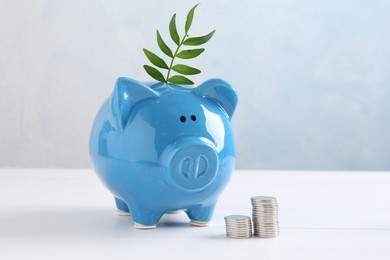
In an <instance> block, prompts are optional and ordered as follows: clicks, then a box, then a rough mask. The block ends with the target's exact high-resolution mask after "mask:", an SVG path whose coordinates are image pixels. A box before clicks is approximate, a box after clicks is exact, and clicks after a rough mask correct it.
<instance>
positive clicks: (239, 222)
mask: <svg viewBox="0 0 390 260" xmlns="http://www.w3.org/2000/svg"><path fill="white" fill-rule="evenodd" d="M225 224H226V236H227V237H229V238H237V239H244V238H250V237H252V221H251V218H250V217H248V216H243V215H230V216H226V217H225Z"/></svg>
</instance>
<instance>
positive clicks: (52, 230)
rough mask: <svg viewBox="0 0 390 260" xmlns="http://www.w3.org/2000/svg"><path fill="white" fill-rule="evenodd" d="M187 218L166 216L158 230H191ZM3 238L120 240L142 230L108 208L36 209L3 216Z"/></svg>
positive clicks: (0, 223)
mask: <svg viewBox="0 0 390 260" xmlns="http://www.w3.org/2000/svg"><path fill="white" fill-rule="evenodd" d="M188 221H189V220H188V218H187V216H186V215H185V214H184V213H182V214H174V215H172V214H166V215H165V216H163V218H162V219H161V221H160V222H159V224H158V227H157V229H155V230H156V231H157V230H166V229H167V228H169V229H172V228H173V229H177V228H191V227H190V226H191V225H190V224H189V222H188ZM0 230H1V232H0V237H5V238H7V239H12V238H21V237H23V238H26V239H31V240H34V239H37V238H38V237H52V238H54V237H62V238H66V237H68V238H72V237H78V238H80V237H86V238H87V237H88V238H91V237H98V236H105V237H110V236H112V237H120V236H129V234H132V233H134V232H150V231H139V230H136V229H134V228H133V222H132V219H131V217H129V216H118V215H117V214H116V213H115V210H108V209H96V208H93V209H66V210H64V209H47V210H43V209H37V210H35V211H34V210H28V211H27V212H23V211H17V212H16V211H13V212H5V213H3V214H1V215H0Z"/></svg>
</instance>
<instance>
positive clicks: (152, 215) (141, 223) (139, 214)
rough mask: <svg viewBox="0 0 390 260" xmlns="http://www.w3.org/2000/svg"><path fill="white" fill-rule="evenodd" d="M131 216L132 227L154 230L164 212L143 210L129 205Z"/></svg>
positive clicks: (143, 208)
mask: <svg viewBox="0 0 390 260" xmlns="http://www.w3.org/2000/svg"><path fill="white" fill-rule="evenodd" d="M130 209H131V215H132V218H133V222H134V224H133V225H134V227H135V228H137V229H151V228H156V226H157V223H158V222H159V221H160V219H161V217H162V216H163V215H164V212H160V211H157V210H155V209H150V208H145V207H142V206H140V205H138V204H134V203H133V204H131V205H130Z"/></svg>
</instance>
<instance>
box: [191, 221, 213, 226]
mask: <svg viewBox="0 0 390 260" xmlns="http://www.w3.org/2000/svg"><path fill="white" fill-rule="evenodd" d="M190 223H191V225H193V226H196V227H207V226H209V225H210V222H203V221H197V220H191V221H190Z"/></svg>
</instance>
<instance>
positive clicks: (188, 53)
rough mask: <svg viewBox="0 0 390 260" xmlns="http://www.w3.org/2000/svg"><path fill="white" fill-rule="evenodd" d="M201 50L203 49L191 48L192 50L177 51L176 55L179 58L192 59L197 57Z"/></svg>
mask: <svg viewBox="0 0 390 260" xmlns="http://www.w3.org/2000/svg"><path fill="white" fill-rule="evenodd" d="M202 52H204V49H203V48H202V49H193V50H183V51H181V52H179V53H178V54H177V55H176V57H178V58H180V59H192V58H195V57H198V56H199V55H200V54H201V53H202Z"/></svg>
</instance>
